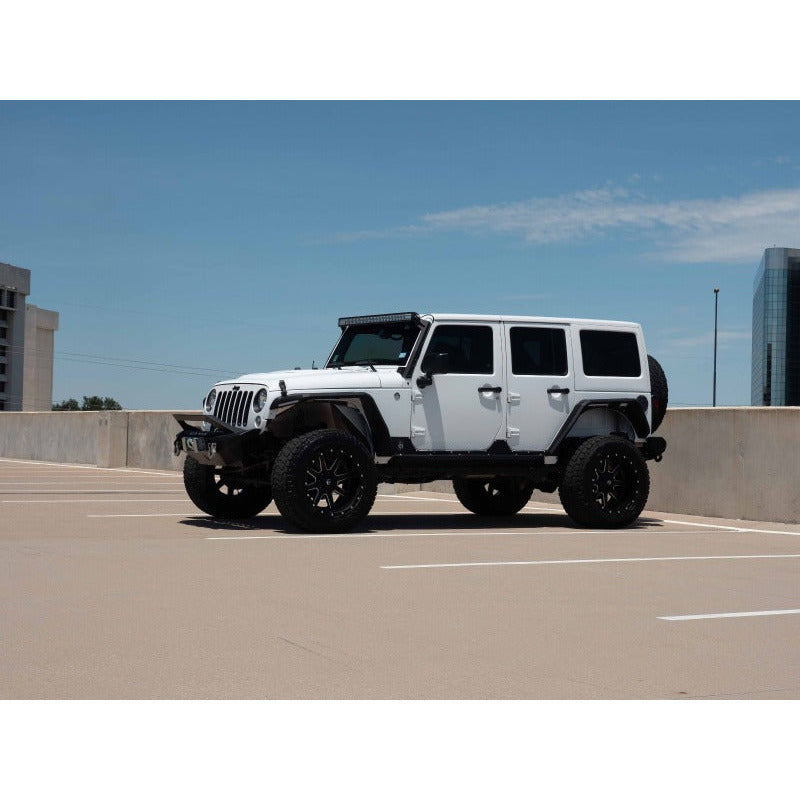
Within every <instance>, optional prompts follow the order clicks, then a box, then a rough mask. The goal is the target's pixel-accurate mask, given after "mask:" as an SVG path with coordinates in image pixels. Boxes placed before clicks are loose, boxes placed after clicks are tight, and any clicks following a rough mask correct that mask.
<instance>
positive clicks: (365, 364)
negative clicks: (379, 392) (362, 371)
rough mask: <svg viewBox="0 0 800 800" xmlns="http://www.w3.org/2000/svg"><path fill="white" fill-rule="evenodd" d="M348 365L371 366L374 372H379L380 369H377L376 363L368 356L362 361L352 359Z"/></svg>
mask: <svg viewBox="0 0 800 800" xmlns="http://www.w3.org/2000/svg"><path fill="white" fill-rule="evenodd" d="M347 366H348V367H351V366H352V367H369V368H370V369H371V370H372V371H373V372H377V371H378V370H376V369H375V365H374V364H373V363H372V361H370V360H369V359H368V358H365V359H363V360H362V361H350V362H348V364H347Z"/></svg>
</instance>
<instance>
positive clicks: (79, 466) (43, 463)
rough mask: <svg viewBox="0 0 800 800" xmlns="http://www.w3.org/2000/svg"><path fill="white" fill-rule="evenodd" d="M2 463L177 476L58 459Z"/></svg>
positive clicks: (172, 473)
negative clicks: (59, 461)
mask: <svg viewBox="0 0 800 800" xmlns="http://www.w3.org/2000/svg"><path fill="white" fill-rule="evenodd" d="M0 463H2V464H30V465H31V466H34V467H38V466H42V467H61V468H62V469H93V470H99V471H101V472H137V473H139V474H140V475H165V476H166V477H168V478H173V477H175V475H176V473H175V472H161V471H155V470H152V469H134V468H132V467H96V466H95V465H94V464H59V463H58V462H56V461H26V460H24V459H19V458H0Z"/></svg>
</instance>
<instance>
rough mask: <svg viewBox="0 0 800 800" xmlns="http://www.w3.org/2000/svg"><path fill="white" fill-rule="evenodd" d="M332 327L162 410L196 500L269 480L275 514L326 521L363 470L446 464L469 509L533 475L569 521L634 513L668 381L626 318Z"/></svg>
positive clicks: (370, 476) (491, 510)
mask: <svg viewBox="0 0 800 800" xmlns="http://www.w3.org/2000/svg"><path fill="white" fill-rule="evenodd" d="M339 327H340V328H341V335H340V337H339V341H338V342H337V344H336V346H335V347H334V348H333V352H332V353H331V355H330V357H329V358H328V361H327V363H326V364H325V367H324V368H323V369H311V370H292V371H288V372H267V373H256V374H252V375H243V376H241V377H240V378H237V379H236V380H228V381H222V382H220V383H218V384H216V385H215V386H214V387H213V388H212V389H211V391H210V392H209V393H208V395H207V396H206V398H205V400H204V413H202V414H177V415H175V416H176V419H177V420H178V422H179V423H180V425H181V427H182V428H183V430H182V431H181V433H179V434H178V436H177V438H176V440H175V452H176V454H177V453H179V452H180V451H181V450H183V451H184V452H185V453H186V455H187V458H186V460H185V462H184V473H183V474H184V482H185V485H186V490H187V492H188V494H189V497H190V498H191V499H192V501H193V502H194V503H195V505H196V506H197V507H198V508H200V509H201V510H202V511H205V512H206V513H208V514H211V515H213V516H215V517H220V518H225V519H236V518H238V519H241V518H247V517H252V516H255V515H256V514H258V513H259V512H260V511H262V510H263V509H264V508H266V507H267V506H268V505H269V504H270V502H271V501H272V499H273V497H274V499H275V503H276V505H277V507H278V510H279V511H280V513H281V514H282V515H283V516H284V517H285V518H286V519H287V520H288V521H289V522H290V523H291V524H293V525H295V526H297V527H299V528H301V529H304V530H307V531H318V532H338V531H346V530H349V529H351V528H353V527H354V526H355V525H357V524H358V523H359V522H361V520H363V519H364V517H365V516H366V515H367V514H368V513H369V511H370V509H371V508H372V505H373V503H374V501H375V493H376V490H377V486H378V483H379V482H387V483H425V482H428V481H434V480H440V479H448V480H452V481H453V486H454V489H455V493H456V495H457V497H458V499H459V500H460V501H461V502H462V503H463V505H464V506H466V508H468V509H469V510H470V511H472V512H474V513H476V514H485V515H508V514H515V513H516V512H517V511H519V510H520V509H522V508H523V507H524V506H525V504H526V503H527V502H528V500H529V499H530V497H531V493H532V492H533V490H534V489H539V490H540V491H544V492H554V491H555V490H556V489H558V490H559V495H560V498H561V502H562V504H563V506H564V509H565V510H566V512H567V514H569V516H570V517H571V518H572V519H573V520H574V521H575V522H576V523H577V524H578V525H581V526H586V527H593V528H599V527H601V528H607V527H612V528H615V527H622V526H625V525H630V524H631V523H633V522H634V521H635V520H636V519H637V517H638V516H639V514H640V513H641V511H642V509H643V508H644V505H645V502H646V501H647V495H648V492H649V487H650V478H649V474H648V469H647V464H646V463H645V462H646V461H647V460H649V459H654V460H656V461H660V460H661V455H662V453H663V452H664V450H665V448H666V442H665V441H664V439H662V438H660V437H655V436H651V433H653V432H654V431H655V430H656V428H657V427H658V426H659V424H660V423H661V420H662V419H663V417H664V413H665V411H666V406H667V383H666V379H665V377H664V372H663V370H662V369H661V367H660V365H659V364H658V362H657V361H656V360H655V359H654V358H652V356H648V354H647V350H646V349H645V343H644V337H643V335H642V329H641V326H640V325H637V324H635V323H632V322H608V321H598V320H582V319H548V318H544V317H516V316H502V317H495V316H479V315H469V314H416V313H401V314H378V315H373V316H366V317H343V318H342V319H340V320H339ZM193 422H194V423H200V424H199V425H193V424H191V423H193Z"/></svg>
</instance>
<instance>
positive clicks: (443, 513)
mask: <svg viewBox="0 0 800 800" xmlns="http://www.w3.org/2000/svg"><path fill="white" fill-rule="evenodd" d="M460 514H461V512H460V511H436V512H435V516H437V517H443V516H451V517H452V516H456V515H460ZM426 515H427V516H430V515H431V512H430V511H373V512H372V513H371V514H370V516H371V517H410V516H417V517H419V516H426ZM86 516H87V517H103V518H105V519H111V518H113V517H183V516H186V515H185V514H87V515H86ZM203 519H213V517H203Z"/></svg>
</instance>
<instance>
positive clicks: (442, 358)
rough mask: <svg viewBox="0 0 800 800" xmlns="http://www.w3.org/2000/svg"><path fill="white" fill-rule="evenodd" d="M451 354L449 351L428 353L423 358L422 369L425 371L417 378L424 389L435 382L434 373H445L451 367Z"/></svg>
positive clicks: (418, 383)
mask: <svg viewBox="0 0 800 800" xmlns="http://www.w3.org/2000/svg"><path fill="white" fill-rule="evenodd" d="M449 362H450V356H449V354H448V353H428V354H427V355H426V356H425V358H423V359H422V371H423V372H424V373H425V374H424V375H421V376H420V377H419V378H417V386H419V388H420V389H424V388H425V387H426V386H430V385H431V384H432V383H433V376H434V375H443V374H444V373H446V372H447V371H448V369H449Z"/></svg>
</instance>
